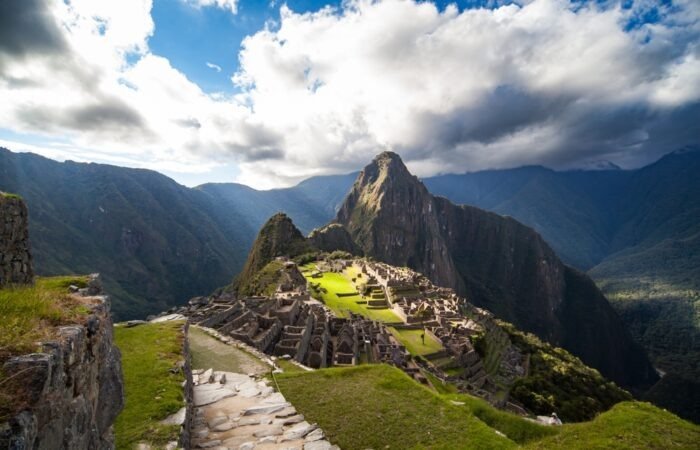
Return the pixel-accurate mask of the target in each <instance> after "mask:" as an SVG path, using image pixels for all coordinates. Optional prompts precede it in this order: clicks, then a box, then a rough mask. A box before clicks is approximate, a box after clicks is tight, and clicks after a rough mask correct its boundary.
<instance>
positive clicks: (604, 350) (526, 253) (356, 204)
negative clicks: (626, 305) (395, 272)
mask: <svg viewBox="0 0 700 450" xmlns="http://www.w3.org/2000/svg"><path fill="white" fill-rule="evenodd" d="M336 221H337V222H338V223H340V224H342V225H343V226H345V228H346V229H347V230H348V231H349V233H350V235H351V236H352V238H353V240H354V241H355V242H356V243H357V244H358V245H359V247H360V248H361V249H362V250H363V251H364V253H365V254H366V255H367V256H371V257H374V258H377V259H378V260H381V261H384V262H387V263H389V264H392V265H395V266H408V267H411V268H412V269H414V270H417V271H419V272H421V273H423V274H425V275H426V276H428V278H430V279H431V280H432V281H433V282H434V283H436V284H438V285H443V286H447V287H451V288H454V289H455V290H457V292H458V293H460V294H462V295H465V296H466V297H467V298H468V299H469V301H471V302H472V303H474V304H476V305H478V306H481V307H484V308H486V309H489V310H490V311H492V312H493V313H494V314H496V315H497V316H499V317H501V318H503V319H505V320H507V321H510V322H512V323H514V324H515V325H516V326H517V327H518V328H520V329H523V330H526V331H530V332H533V333H535V334H536V335H538V336H539V337H540V338H542V339H544V340H546V341H548V342H550V343H552V344H554V345H557V346H562V347H564V348H566V349H567V350H569V351H571V352H572V353H574V354H575V355H577V356H579V357H580V358H581V359H582V360H583V361H584V362H585V363H586V364H588V365H590V366H592V367H595V368H597V369H598V370H600V371H601V373H603V374H604V375H605V376H607V377H608V378H610V379H612V380H614V381H616V382H618V383H619V384H621V385H623V386H626V387H630V388H635V387H646V386H648V385H650V384H651V383H653V382H654V381H655V380H656V378H657V375H656V373H655V371H654V370H653V368H652V366H651V364H650V363H649V360H648V358H647V356H646V354H645V353H644V351H643V350H642V349H641V347H639V346H638V345H637V344H636V343H635V342H634V341H633V340H632V338H631V337H630V335H629V333H628V332H627V331H626V329H625V327H624V325H623V323H622V321H621V320H620V318H619V317H618V316H617V315H616V313H615V312H614V310H613V309H612V308H611V306H610V305H609V304H608V302H607V300H606V299H605V297H604V296H603V295H602V294H601V293H600V291H599V290H598V289H597V287H596V286H595V284H594V283H593V282H592V281H591V280H590V279H589V278H588V277H587V276H586V275H584V274H581V273H578V272H576V271H574V270H573V269H570V268H568V267H566V266H565V265H564V264H563V263H562V262H561V261H560V260H559V258H558V257H557V256H556V255H555V253H554V252H553V251H552V249H551V248H550V247H549V246H548V245H547V243H545V242H544V240H543V239H542V238H541V237H540V235H539V234H538V233H536V232H535V231H534V230H532V229H531V228H529V227H527V226H525V225H523V224H521V223H519V222H517V221H516V220H514V219H511V218H508V217H502V216H499V215H497V214H493V213H489V212H486V211H483V210H480V209H478V208H474V207H470V206H458V205H454V204H452V203H450V202H449V201H448V200H446V199H444V198H441V197H434V196H432V195H431V194H430V193H429V192H428V190H427V189H426V188H425V186H424V185H423V183H421V182H420V181H419V180H418V179H417V178H416V177H415V176H413V175H411V174H410V173H409V171H408V169H407V168H406V167H405V165H404V164H403V162H402V161H401V159H400V158H399V156H398V155H396V154H395V153H391V152H384V153H382V154H380V155H379V156H377V157H376V158H375V159H374V161H372V163H370V164H369V165H368V166H367V167H365V168H364V170H363V171H362V172H361V173H360V174H359V176H358V178H357V181H356V182H355V184H354V186H353V188H352V190H351V192H350V193H349V194H348V196H347V198H346V199H345V202H344V204H343V205H342V206H341V208H340V210H339V212H338V216H337V219H336Z"/></svg>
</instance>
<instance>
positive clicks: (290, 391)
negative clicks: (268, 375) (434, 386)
mask: <svg viewBox="0 0 700 450" xmlns="http://www.w3.org/2000/svg"><path fill="white" fill-rule="evenodd" d="M276 378H277V382H278V384H279V387H280V390H281V392H282V393H283V394H284V396H285V397H286V398H287V399H288V400H289V401H291V402H292V404H293V405H294V406H295V407H296V408H297V409H298V410H299V411H300V412H301V413H302V414H304V416H305V417H306V420H308V421H309V422H317V423H318V424H319V425H320V426H321V428H323V431H324V432H325V433H326V435H327V436H329V438H330V440H331V442H333V443H335V444H337V445H339V446H340V448H342V449H344V450H353V449H366V448H374V449H383V448H394V449H408V448H435V449H437V448H440V449H464V448H479V449H491V448H493V449H507V448H514V447H515V443H514V442H513V441H511V440H509V439H506V438H504V437H501V436H499V435H498V434H496V432H495V431H494V430H493V429H491V428H489V427H488V426H486V425H485V424H484V423H483V422H481V421H480V420H479V419H478V418H476V417H475V416H474V415H473V414H471V413H470V412H469V410H468V409H466V408H464V407H460V406H457V405H453V404H451V403H450V402H449V401H447V400H445V399H443V398H441V397H440V396H438V395H437V394H435V393H434V392H432V391H431V390H430V389H428V388H426V387H424V386H422V385H420V384H418V383H416V382H415V381H413V380H412V379H411V378H409V377H408V376H407V375H406V374H405V373H403V372H402V371H400V370H398V369H396V368H394V367H390V366H387V365H365V366H358V367H353V368H342V369H339V368H333V369H323V370H317V371H314V372H304V373H290V374H287V373H285V374H280V375H278V376H277V377H276Z"/></svg>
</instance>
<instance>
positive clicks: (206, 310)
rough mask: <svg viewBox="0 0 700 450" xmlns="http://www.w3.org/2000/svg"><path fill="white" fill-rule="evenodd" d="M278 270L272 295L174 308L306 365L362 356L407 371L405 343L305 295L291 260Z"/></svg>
mask: <svg viewBox="0 0 700 450" xmlns="http://www.w3.org/2000/svg"><path fill="white" fill-rule="evenodd" d="M336 268H337V269H341V268H342V266H337V267H336ZM283 270H284V271H285V272H287V273H286V274H282V275H283V276H282V277H281V279H282V280H284V281H283V282H282V283H280V286H279V287H278V289H277V291H276V292H275V293H274V294H273V295H272V296H271V297H244V298H236V297H235V296H234V295H233V294H231V293H224V294H221V295H216V296H211V297H196V298H193V299H192V300H190V302H189V304H188V306H187V307H184V308H181V309H180V310H178V311H177V312H178V313H180V314H183V315H185V316H187V317H188V318H189V319H190V321H191V322H192V323H194V324H197V325H200V326H204V327H208V328H213V329H215V330H217V331H218V332H219V333H221V334H223V335H224V336H229V337H231V338H233V339H237V340H240V341H242V342H244V343H246V344H248V345H250V346H252V347H254V348H256V349H257V350H259V351H261V352H264V353H267V354H269V355H274V356H277V357H288V358H290V359H294V360H295V361H297V362H299V363H301V364H304V365H306V366H308V367H312V368H324V367H331V366H352V365H357V364H359V363H360V361H364V362H375V363H379V362H383V363H388V364H393V365H395V366H397V367H400V368H403V369H409V370H408V372H409V373H411V372H412V371H411V370H410V369H411V368H410V367H409V365H410V364H409V357H408V352H407V351H406V348H405V347H404V346H403V345H401V344H399V343H398V342H397V341H396V339H395V338H394V336H393V335H392V334H391V333H390V332H389V331H388V330H387V329H386V327H385V326H384V325H383V324H381V323H379V322H375V321H372V320H368V319H366V318H364V317H362V316H359V315H356V314H350V317H347V318H341V317H336V316H335V314H334V313H333V312H332V311H331V310H330V309H328V308H327V307H326V306H325V305H323V304H322V303H321V302H319V301H317V300H314V299H312V298H311V297H310V295H309V293H308V291H307V287H306V279H305V278H304V276H303V275H301V273H300V272H299V270H298V268H297V267H296V265H295V264H294V263H291V262H289V261H287V262H285V264H284V269H283ZM414 369H416V370H415V372H417V368H414Z"/></svg>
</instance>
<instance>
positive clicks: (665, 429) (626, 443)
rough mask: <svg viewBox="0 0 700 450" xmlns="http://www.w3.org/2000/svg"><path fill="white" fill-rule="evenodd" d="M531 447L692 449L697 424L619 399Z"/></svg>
mask: <svg viewBox="0 0 700 450" xmlns="http://www.w3.org/2000/svg"><path fill="white" fill-rule="evenodd" d="M527 448H534V449H550V448H565V449H572V450H576V449H586V450H588V449H616V450H622V449H630V450H632V449H659V450H661V449H688V450H691V449H695V450H697V449H698V448H700V427H699V426H697V425H693V424H691V423H690V422H686V421H684V420H682V419H680V418H678V417H677V416H675V415H673V414H671V413H670V412H668V411H665V410H662V409H659V408H657V407H655V406H653V405H652V404H650V403H642V402H622V403H618V404H617V405H615V406H613V408H612V409H611V410H610V411H607V412H604V413H603V414H601V415H599V416H598V417H596V418H595V419H594V420H592V421H590V422H584V423H577V424H571V425H564V426H563V427H561V430H560V432H559V433H558V434H557V435H555V436H551V437H548V438H546V439H542V440H541V441H538V442H533V443H531V444H529V445H528V447H527Z"/></svg>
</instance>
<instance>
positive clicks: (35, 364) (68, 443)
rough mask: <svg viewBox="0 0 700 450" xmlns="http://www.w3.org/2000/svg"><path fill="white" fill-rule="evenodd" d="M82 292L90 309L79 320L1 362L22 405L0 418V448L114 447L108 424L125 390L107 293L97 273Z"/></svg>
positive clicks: (111, 421) (118, 408) (122, 400)
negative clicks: (0, 420)
mask: <svg viewBox="0 0 700 450" xmlns="http://www.w3.org/2000/svg"><path fill="white" fill-rule="evenodd" d="M81 294H82V295H84V296H86V297H88V298H86V299H85V300H86V304H88V305H89V308H90V309H91V311H90V314H88V315H86V320H85V321H84V323H82V324H76V325H71V326H64V327H60V328H59V329H58V333H57V337H56V339H55V340H54V341H51V342H44V343H42V344H40V348H41V352H40V353H32V354H29V355H23V356H18V357H14V358H11V359H9V360H8V361H7V362H6V363H5V364H4V366H3V371H4V374H5V376H6V377H7V378H6V380H7V379H11V380H13V381H12V382H13V386H16V392H17V396H18V401H22V402H24V403H25V404H26V408H25V409H24V410H23V411H22V412H21V413H19V414H17V415H16V416H14V417H12V418H11V419H9V420H8V421H6V422H3V423H0V448H3V449H5V448H8V449H13V450H24V449H59V448H63V449H111V448H114V436H113V430H112V424H113V422H114V420H115V419H116V417H117V415H118V414H119V412H120V411H121V409H122V407H123V406H124V394H123V383H122V372H121V355H120V353H119V350H118V349H117V348H116V347H115V346H114V345H113V339H112V320H111V318H110V312H109V309H110V303H109V298H108V297H106V296H104V295H101V294H102V290H101V286H100V284H99V279H98V278H97V277H96V276H93V277H92V278H91V280H90V283H89V284H88V287H87V288H86V289H81ZM76 295H78V294H76Z"/></svg>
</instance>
